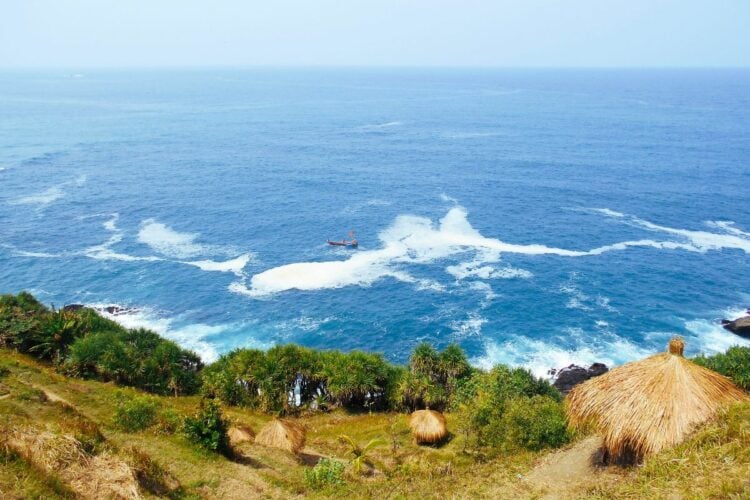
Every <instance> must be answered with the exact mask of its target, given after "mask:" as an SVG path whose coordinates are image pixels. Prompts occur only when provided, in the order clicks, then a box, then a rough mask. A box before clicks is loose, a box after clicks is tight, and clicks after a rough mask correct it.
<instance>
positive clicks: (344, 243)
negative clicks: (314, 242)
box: [328, 240, 359, 248]
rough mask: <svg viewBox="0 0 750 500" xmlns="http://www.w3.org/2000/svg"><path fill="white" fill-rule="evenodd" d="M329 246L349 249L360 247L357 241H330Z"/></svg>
mask: <svg viewBox="0 0 750 500" xmlns="http://www.w3.org/2000/svg"><path fill="white" fill-rule="evenodd" d="M328 244H329V245H331V246H334V247H349V248H357V246H359V243H358V242H357V240H352V241H346V240H343V241H331V240H328Z"/></svg>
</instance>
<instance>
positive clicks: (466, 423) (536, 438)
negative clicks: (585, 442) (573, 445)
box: [452, 365, 567, 450]
mask: <svg viewBox="0 0 750 500" xmlns="http://www.w3.org/2000/svg"><path fill="white" fill-rule="evenodd" d="M560 400H561V396H560V393H559V392H558V391H557V390H556V389H555V388H554V387H552V386H551V385H550V384H549V383H548V382H547V381H545V380H542V379H538V378H536V377H534V376H533V375H532V374H531V373H530V372H529V371H528V370H524V369H522V368H509V367H507V366H504V365H498V366H495V367H494V368H493V369H492V370H490V372H489V373H482V372H475V373H474V374H473V375H472V376H471V377H468V378H466V379H464V380H462V381H461V382H460V383H459V384H458V387H457V389H456V393H455V397H454V402H453V405H452V407H453V408H454V411H458V413H459V415H460V419H459V422H460V424H459V427H458V429H457V430H458V434H459V435H461V436H463V438H464V443H465V447H468V446H472V447H474V448H488V449H497V450H503V449H508V448H518V447H521V448H527V449H537V448H538V447H542V448H543V447H546V446H551V447H554V446H559V445H561V444H563V443H564V442H566V441H567V437H564V438H561V437H560V436H559V435H558V431H559V430H560V429H562V430H563V431H564V430H565V418H564V415H563V413H562V405H561V403H560ZM524 412H526V414H525V413H524ZM548 417H549V418H550V419H551V420H550V422H549V428H547V427H545V425H546V423H545V422H538V421H537V420H544V419H546V418H548ZM524 418H528V421H524V420H523V419H524ZM535 426H536V427H535ZM526 427H529V428H526ZM566 436H567V435H566Z"/></svg>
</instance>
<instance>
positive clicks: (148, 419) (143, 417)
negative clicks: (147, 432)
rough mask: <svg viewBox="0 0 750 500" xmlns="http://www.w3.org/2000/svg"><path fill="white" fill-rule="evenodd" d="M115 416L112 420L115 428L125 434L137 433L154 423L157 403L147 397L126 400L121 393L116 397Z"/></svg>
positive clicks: (157, 407)
mask: <svg viewBox="0 0 750 500" xmlns="http://www.w3.org/2000/svg"><path fill="white" fill-rule="evenodd" d="M115 404H116V407H115V415H114V417H113V418H112V421H113V423H114V424H115V426H116V427H118V428H120V429H122V430H123V431H125V432H138V431H142V430H144V429H147V428H148V427H151V426H152V425H154V424H155V423H156V418H157V412H158V409H159V403H158V402H157V401H156V400H154V399H153V398H150V397H148V396H135V397H132V398H128V397H126V396H125V395H123V394H122V393H119V394H117V396H116V403H115Z"/></svg>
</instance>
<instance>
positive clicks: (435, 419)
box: [409, 410, 448, 444]
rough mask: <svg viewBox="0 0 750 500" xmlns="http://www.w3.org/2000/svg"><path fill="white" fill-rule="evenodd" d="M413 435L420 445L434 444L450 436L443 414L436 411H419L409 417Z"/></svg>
mask: <svg viewBox="0 0 750 500" xmlns="http://www.w3.org/2000/svg"><path fill="white" fill-rule="evenodd" d="M409 427H411V433H412V435H413V436H414V439H415V440H416V441H417V443H418V444H434V443H438V442H440V441H442V440H443V439H444V438H445V436H447V435H448V427H447V426H446V423H445V417H444V416H443V414H442V413H440V412H437V411H434V410H417V411H415V412H414V413H412V414H411V416H410V417H409Z"/></svg>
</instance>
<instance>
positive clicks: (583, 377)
mask: <svg viewBox="0 0 750 500" xmlns="http://www.w3.org/2000/svg"><path fill="white" fill-rule="evenodd" d="M608 371H609V368H607V365H605V364H603V363H594V364H593V365H591V366H590V367H588V368H584V367H582V366H578V365H570V366H568V367H565V368H562V369H560V370H550V374H551V375H555V381H554V382H553V383H552V385H553V386H555V388H556V389H557V390H558V391H560V392H561V393H562V394H563V396H564V395H566V394H568V393H569V392H570V391H571V389H573V387H575V386H577V385H578V384H580V383H581V382H585V381H587V380H588V379H590V378H592V377H598V376H599V375H602V374H604V373H607V372H608Z"/></svg>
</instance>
